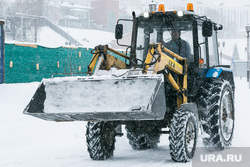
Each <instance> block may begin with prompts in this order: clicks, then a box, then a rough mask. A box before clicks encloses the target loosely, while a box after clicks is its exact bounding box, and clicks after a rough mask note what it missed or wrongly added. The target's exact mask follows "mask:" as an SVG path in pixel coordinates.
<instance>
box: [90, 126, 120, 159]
mask: <svg viewBox="0 0 250 167" xmlns="http://www.w3.org/2000/svg"><path fill="white" fill-rule="evenodd" d="M86 141H87V147H88V152H89V156H90V158H91V159H93V160H105V159H108V158H110V157H112V156H113V152H114V149H115V126H114V124H113V123H112V122H88V124H87V131H86Z"/></svg>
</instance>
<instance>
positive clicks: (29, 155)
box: [0, 78, 250, 167]
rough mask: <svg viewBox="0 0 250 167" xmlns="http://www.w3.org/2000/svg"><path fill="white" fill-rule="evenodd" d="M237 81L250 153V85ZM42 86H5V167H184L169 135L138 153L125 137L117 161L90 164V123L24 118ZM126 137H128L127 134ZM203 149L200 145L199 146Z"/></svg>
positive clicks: (241, 143) (240, 133)
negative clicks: (172, 153)
mask: <svg viewBox="0 0 250 167" xmlns="http://www.w3.org/2000/svg"><path fill="white" fill-rule="evenodd" d="M235 81H236V97H235V98H236V104H235V108H236V126H235V133H234V139H233V146H234V147H249V146H250V142H249V138H250V131H249V130H248V127H249V126H250V123H249V121H248V118H249V117H250V112H249V108H250V104H249V99H250V89H249V88H248V83H247V82H246V79H245V78H243V79H242V80H240V79H239V78H238V79H236V80H235ZM38 84H39V83H38V82H34V83H22V84H2V85H0V157H1V158H0V159H1V160H0V166H1V167H44V166H47V167H59V166H60V167H68V166H71V167H82V166H85V167H91V166H102V167H110V166H112V167H118V166H119V167H121V166H124V167H127V166H130V167H135V166H136V167H140V166H141V167H151V166H152V167H155V166H157V167H161V166H171V167H182V166H185V167H187V166H192V163H187V164H180V163H174V162H173V161H172V160H171V157H170V155H169V146H168V135H162V136H161V143H160V144H159V147H158V148H157V149H154V150H146V151H134V150H133V149H132V148H131V147H130V145H129V144H128V140H127V138H126V133H125V135H124V136H123V137H121V138H119V137H117V138H116V149H115V153H114V154H115V155H114V157H112V158H111V159H109V160H106V161H93V160H91V159H90V158H89V156H88V153H87V148H86V144H85V126H86V122H47V121H44V120H40V119H37V118H34V117H31V116H28V115H24V114H22V111H23V109H24V108H25V106H26V105H27V104H28V102H29V100H30V99H31V97H32V96H33V94H34V92H35V90H36V88H37V86H38ZM124 132H125V131H124ZM198 145H201V139H199V144H198Z"/></svg>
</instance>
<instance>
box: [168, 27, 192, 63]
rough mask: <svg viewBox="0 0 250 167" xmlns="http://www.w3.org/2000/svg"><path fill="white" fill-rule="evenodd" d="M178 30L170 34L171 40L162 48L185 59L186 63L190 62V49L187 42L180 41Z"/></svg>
mask: <svg viewBox="0 0 250 167" xmlns="http://www.w3.org/2000/svg"><path fill="white" fill-rule="evenodd" d="M180 34H181V33H180V30H177V29H174V30H172V32H171V38H172V39H171V40H170V41H169V42H167V43H164V46H165V47H166V48H168V49H169V50H171V51H172V52H174V53H176V54H178V55H179V56H181V57H184V58H187V60H188V62H191V61H192V57H191V49H190V46H189V44H188V42H187V41H185V40H183V39H181V37H180Z"/></svg>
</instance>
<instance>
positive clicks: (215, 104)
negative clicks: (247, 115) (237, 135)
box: [203, 80, 235, 149]
mask: <svg viewBox="0 0 250 167" xmlns="http://www.w3.org/2000/svg"><path fill="white" fill-rule="evenodd" d="M204 89H205V91H203V92H204V93H203V98H204V99H205V101H206V102H207V105H206V108H207V113H208V114H207V116H206V118H205V121H206V122H207V124H205V125H203V129H204V131H205V132H206V133H207V134H208V135H209V137H206V138H204V139H203V143H204V144H205V145H206V146H207V147H209V148H217V149H224V148H225V147H228V146H230V145H231V142H232V138H233V131H234V119H235V118H234V116H235V115H234V93H233V89H232V86H231V85H230V83H229V82H228V81H226V80H212V81H211V83H207V85H205V86H204V88H203V90H204Z"/></svg>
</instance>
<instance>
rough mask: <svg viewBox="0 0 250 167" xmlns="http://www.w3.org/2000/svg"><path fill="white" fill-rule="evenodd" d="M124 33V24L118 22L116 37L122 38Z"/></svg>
mask: <svg viewBox="0 0 250 167" xmlns="http://www.w3.org/2000/svg"><path fill="white" fill-rule="evenodd" d="M122 35H123V25H122V24H116V26H115V39H122Z"/></svg>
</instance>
